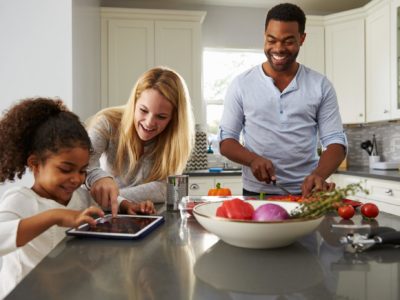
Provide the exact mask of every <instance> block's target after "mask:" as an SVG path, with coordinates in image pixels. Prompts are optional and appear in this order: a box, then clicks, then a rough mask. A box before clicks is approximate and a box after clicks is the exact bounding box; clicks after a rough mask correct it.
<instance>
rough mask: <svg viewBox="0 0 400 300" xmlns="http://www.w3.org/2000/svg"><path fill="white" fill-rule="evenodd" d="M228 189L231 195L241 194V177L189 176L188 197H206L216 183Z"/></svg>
mask: <svg viewBox="0 0 400 300" xmlns="http://www.w3.org/2000/svg"><path fill="white" fill-rule="evenodd" d="M218 182H219V183H220V184H221V187H227V188H230V189H231V191H232V195H242V194H243V190H242V188H243V184H242V176H204V177H203V176H189V196H207V193H208V190H209V189H211V188H214V187H215V185H216V184H217V183H218Z"/></svg>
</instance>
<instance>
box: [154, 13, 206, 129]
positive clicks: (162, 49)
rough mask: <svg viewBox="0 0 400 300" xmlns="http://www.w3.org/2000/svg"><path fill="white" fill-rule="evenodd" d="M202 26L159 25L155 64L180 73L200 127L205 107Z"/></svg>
mask: <svg viewBox="0 0 400 300" xmlns="http://www.w3.org/2000/svg"><path fill="white" fill-rule="evenodd" d="M200 38H201V37H200V24H199V23H195V22H185V21H156V22H155V64H156V65H162V66H167V67H170V68H172V69H174V70H175V71H177V72H178V73H179V74H180V75H181V76H182V77H183V78H184V80H185V82H186V84H187V87H188V89H189V93H190V96H191V98H192V105H193V112H194V114H195V119H196V123H201V120H202V119H203V117H204V116H203V114H202V111H203V108H202V105H201V99H202V97H201V44H200Z"/></svg>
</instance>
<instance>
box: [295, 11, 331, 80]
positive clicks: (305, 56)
mask: <svg viewBox="0 0 400 300" xmlns="http://www.w3.org/2000/svg"><path fill="white" fill-rule="evenodd" d="M305 32H306V39H305V41H304V44H303V46H301V48H300V52H299V56H298V61H299V62H300V63H301V64H303V65H305V66H306V67H308V68H310V69H313V70H315V71H318V72H320V73H321V74H325V40H324V34H325V30H324V22H323V17H319V16H307V22H306V28H305Z"/></svg>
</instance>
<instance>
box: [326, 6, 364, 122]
mask: <svg viewBox="0 0 400 300" xmlns="http://www.w3.org/2000/svg"><path fill="white" fill-rule="evenodd" d="M364 45H365V40H364V16H363V14H360V13H359V11H353V12H351V13H341V14H337V15H332V16H330V17H329V18H327V19H326V25H325V68H326V76H327V77H328V78H329V80H331V81H332V83H333V85H334V87H335V90H336V94H337V99H338V103H339V109H340V113H341V116H342V121H343V123H345V124H354V123H363V122H365V67H364V66H365V56H364Z"/></svg>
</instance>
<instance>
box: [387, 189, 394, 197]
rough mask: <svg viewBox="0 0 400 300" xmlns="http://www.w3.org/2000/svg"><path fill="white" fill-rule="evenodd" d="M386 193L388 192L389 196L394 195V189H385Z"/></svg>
mask: <svg viewBox="0 0 400 300" xmlns="http://www.w3.org/2000/svg"><path fill="white" fill-rule="evenodd" d="M385 194H386V195H387V196H393V190H392V189H386V190H385Z"/></svg>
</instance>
